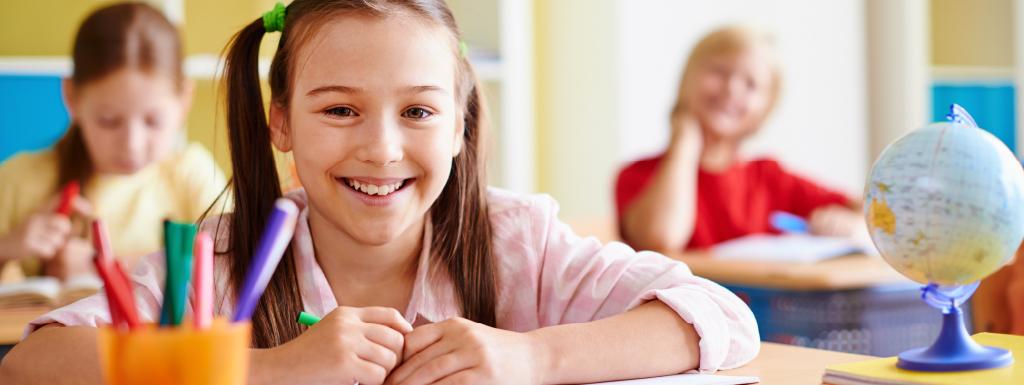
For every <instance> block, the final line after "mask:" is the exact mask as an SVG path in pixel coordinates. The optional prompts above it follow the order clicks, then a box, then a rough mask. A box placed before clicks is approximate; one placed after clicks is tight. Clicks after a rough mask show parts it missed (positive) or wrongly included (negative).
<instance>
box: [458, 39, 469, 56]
mask: <svg viewBox="0 0 1024 385" xmlns="http://www.w3.org/2000/svg"><path fill="white" fill-rule="evenodd" d="M459 56H462V57H463V58H469V45H467V44H466V42H464V41H462V40H459Z"/></svg>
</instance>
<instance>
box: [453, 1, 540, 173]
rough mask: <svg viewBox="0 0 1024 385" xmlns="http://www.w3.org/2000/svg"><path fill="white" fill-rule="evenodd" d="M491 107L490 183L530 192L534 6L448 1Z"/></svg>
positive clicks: (532, 138)
mask: <svg viewBox="0 0 1024 385" xmlns="http://www.w3.org/2000/svg"><path fill="white" fill-rule="evenodd" d="M449 5H450V6H451V8H452V12H453V13H454V14H455V18H456V22H457V23H458V24H459V28H460V29H461V30H462V35H463V41H465V42H466V44H467V45H468V46H469V51H470V60H471V61H472V62H473V67H474V69H475V70H476V72H477V76H478V77H479V78H480V80H481V82H482V83H483V87H484V91H485V93H486V95H487V98H488V107H490V112H491V116H490V122H491V132H490V138H489V140H490V142H491V143H489V146H488V149H489V151H490V153H489V154H488V162H489V170H488V173H489V183H490V184H492V185H495V186H498V187H502V188H506V189H510V190H513V191H519V192H533V191H534V190H535V189H536V187H535V180H536V177H535V171H536V163H535V159H536V156H535V153H536V152H535V149H534V143H535V141H536V140H535V133H534V121H535V120H534V111H533V103H534V97H533V95H534V91H533V79H534V76H533V2H532V1H531V0H452V1H449Z"/></svg>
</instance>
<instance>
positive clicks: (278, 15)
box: [263, 2, 285, 32]
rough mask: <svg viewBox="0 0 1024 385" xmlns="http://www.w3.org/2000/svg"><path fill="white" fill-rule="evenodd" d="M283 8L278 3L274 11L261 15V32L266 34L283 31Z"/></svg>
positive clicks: (282, 5)
mask: <svg viewBox="0 0 1024 385" xmlns="http://www.w3.org/2000/svg"><path fill="white" fill-rule="evenodd" d="M284 12H285V6H284V4H281V3H280V2H278V3H277V4H274V9H271V10H270V11H268V12H267V13H264V14H263V30H265V31H267V32H279V31H283V30H284Z"/></svg>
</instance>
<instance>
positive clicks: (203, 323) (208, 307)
mask: <svg viewBox="0 0 1024 385" xmlns="http://www.w3.org/2000/svg"><path fill="white" fill-rule="evenodd" d="M192 250H193V251H192V256H193V261H194V266H193V271H192V277H193V281H192V290H193V295H192V321H193V323H194V325H195V327H196V329H207V328H209V327H210V324H211V323H212V321H213V239H212V238H210V234H209V233H207V232H205V231H204V232H201V233H199V234H198V235H196V241H195V247H194V248H193V249H192Z"/></svg>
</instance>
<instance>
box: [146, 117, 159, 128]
mask: <svg viewBox="0 0 1024 385" xmlns="http://www.w3.org/2000/svg"><path fill="white" fill-rule="evenodd" d="M146 126H147V127H149V128H153V129H156V128H159V127H160V118H158V117H155V116H147V117H146Z"/></svg>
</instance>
